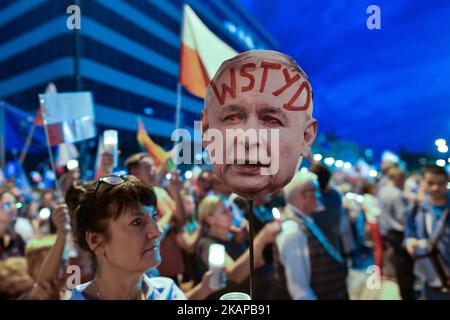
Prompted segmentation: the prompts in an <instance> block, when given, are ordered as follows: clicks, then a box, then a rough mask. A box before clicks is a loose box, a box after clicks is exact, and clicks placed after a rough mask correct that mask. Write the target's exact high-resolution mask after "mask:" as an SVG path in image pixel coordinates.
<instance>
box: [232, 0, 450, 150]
mask: <svg viewBox="0 0 450 320" xmlns="http://www.w3.org/2000/svg"><path fill="white" fill-rule="evenodd" d="M240 2H241V3H242V5H243V6H244V7H245V8H247V9H248V11H249V12H250V13H251V14H252V15H253V16H254V17H255V18H256V19H257V20H258V21H259V22H260V23H261V24H262V26H263V27H265V29H266V30H267V31H268V32H269V33H270V34H271V35H272V37H273V38H274V39H275V40H276V41H277V42H278V44H279V48H278V49H279V50H280V51H283V52H285V53H287V54H289V55H291V56H293V57H294V58H295V59H296V60H297V62H298V63H299V64H300V66H301V67H302V68H303V69H304V70H305V72H306V73H307V74H308V76H309V78H310V81H311V84H312V88H313V92H314V114H315V117H316V118H317V119H318V123H319V131H320V132H326V133H331V134H334V135H337V136H339V137H341V138H344V139H349V140H353V141H356V142H357V143H359V144H360V145H361V146H363V147H369V148H373V149H374V150H375V151H378V152H380V151H381V150H383V149H391V150H393V151H398V150H399V149H400V148H405V149H406V150H408V151H426V152H434V153H435V152H436V151H435V150H436V146H435V145H434V141H435V139H437V138H446V139H447V141H448V140H450V1H448V0H433V1H425V0H422V1H411V0H397V1H385V0H383V1H362V0H339V1H330V0H315V1H306V0H297V1H287V0H282V1H279V2H275V1H268V0H264V1H261V0H240ZM372 4H376V5H378V6H379V7H380V9H381V30H369V29H368V28H367V27H366V20H367V18H368V17H369V14H368V13H366V10H367V7H368V6H369V5H372Z"/></svg>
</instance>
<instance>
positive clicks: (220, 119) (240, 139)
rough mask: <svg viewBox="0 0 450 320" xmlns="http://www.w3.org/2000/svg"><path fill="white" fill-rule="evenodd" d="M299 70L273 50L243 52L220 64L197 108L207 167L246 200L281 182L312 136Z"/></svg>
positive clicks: (309, 105)
mask: <svg viewBox="0 0 450 320" xmlns="http://www.w3.org/2000/svg"><path fill="white" fill-rule="evenodd" d="M312 108H313V105H312V91H311V86H310V84H309V82H308V80H307V77H306V75H305V73H304V72H303V71H302V70H301V69H300V67H299V66H298V65H297V64H296V63H295V61H293V60H292V59H291V58H290V57H288V56H286V55H284V54H282V53H279V52H276V51H265V50H261V51H247V52H244V53H241V54H239V55H237V56H236V57H234V58H232V59H230V60H227V61H225V62H223V63H222V65H221V66H220V68H219V70H218V71H217V73H216V75H215V76H214V78H213V79H212V81H211V82H210V85H209V87H208V90H207V94H206V97H205V108H204V110H203V112H202V132H203V146H204V147H205V148H206V150H207V152H208V155H209V161H210V162H211V163H212V165H213V171H214V172H215V173H216V174H217V175H218V177H219V178H221V179H222V181H223V183H224V184H225V185H226V186H227V187H228V188H229V190H230V191H232V192H235V193H237V194H239V195H240V196H243V197H245V198H247V199H252V198H254V197H257V196H261V195H264V194H269V193H274V192H277V191H279V190H280V189H281V188H282V187H284V186H285V185H286V184H287V183H288V182H289V181H290V180H291V179H292V177H293V176H294V174H295V172H296V171H297V170H298V168H299V166H300V163H301V160H302V157H304V156H307V155H308V153H309V150H310V147H311V145H312V143H313V141H314V138H315V135H316V120H315V119H313V118H312Z"/></svg>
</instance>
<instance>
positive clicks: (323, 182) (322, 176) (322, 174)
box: [309, 162, 331, 192]
mask: <svg viewBox="0 0 450 320" xmlns="http://www.w3.org/2000/svg"><path fill="white" fill-rule="evenodd" d="M309 171H311V172H312V173H315V174H316V175H317V180H318V181H319V186H320V191H322V192H323V191H325V190H326V188H327V187H328V183H329V182H330V178H331V172H330V170H328V168H327V167H326V166H325V165H324V164H322V163H320V162H314V163H313V164H312V166H311V168H310V169H309Z"/></svg>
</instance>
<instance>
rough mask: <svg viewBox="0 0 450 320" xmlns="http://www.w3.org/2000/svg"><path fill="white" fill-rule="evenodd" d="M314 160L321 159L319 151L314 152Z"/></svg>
mask: <svg viewBox="0 0 450 320" xmlns="http://www.w3.org/2000/svg"><path fill="white" fill-rule="evenodd" d="M314 160H316V161H320V160H322V155H321V154H320V153H316V154H315V155H314Z"/></svg>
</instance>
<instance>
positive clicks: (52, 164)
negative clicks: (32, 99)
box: [41, 103, 62, 197]
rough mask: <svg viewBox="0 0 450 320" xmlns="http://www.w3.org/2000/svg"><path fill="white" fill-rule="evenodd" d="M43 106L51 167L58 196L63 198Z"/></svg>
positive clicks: (42, 104) (43, 111)
mask: <svg viewBox="0 0 450 320" xmlns="http://www.w3.org/2000/svg"><path fill="white" fill-rule="evenodd" d="M41 106H42V120H43V121H42V122H43V124H44V131H45V138H46V141H47V149H48V156H49V158H50V166H51V168H52V171H53V173H54V174H55V187H56V191H57V193H58V196H60V197H62V191H61V186H60V185H59V181H58V176H57V174H56V164H55V158H54V157H53V152H52V147H51V146H50V137H49V135H48V127H47V120H46V119H45V105H44V103H41Z"/></svg>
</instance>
